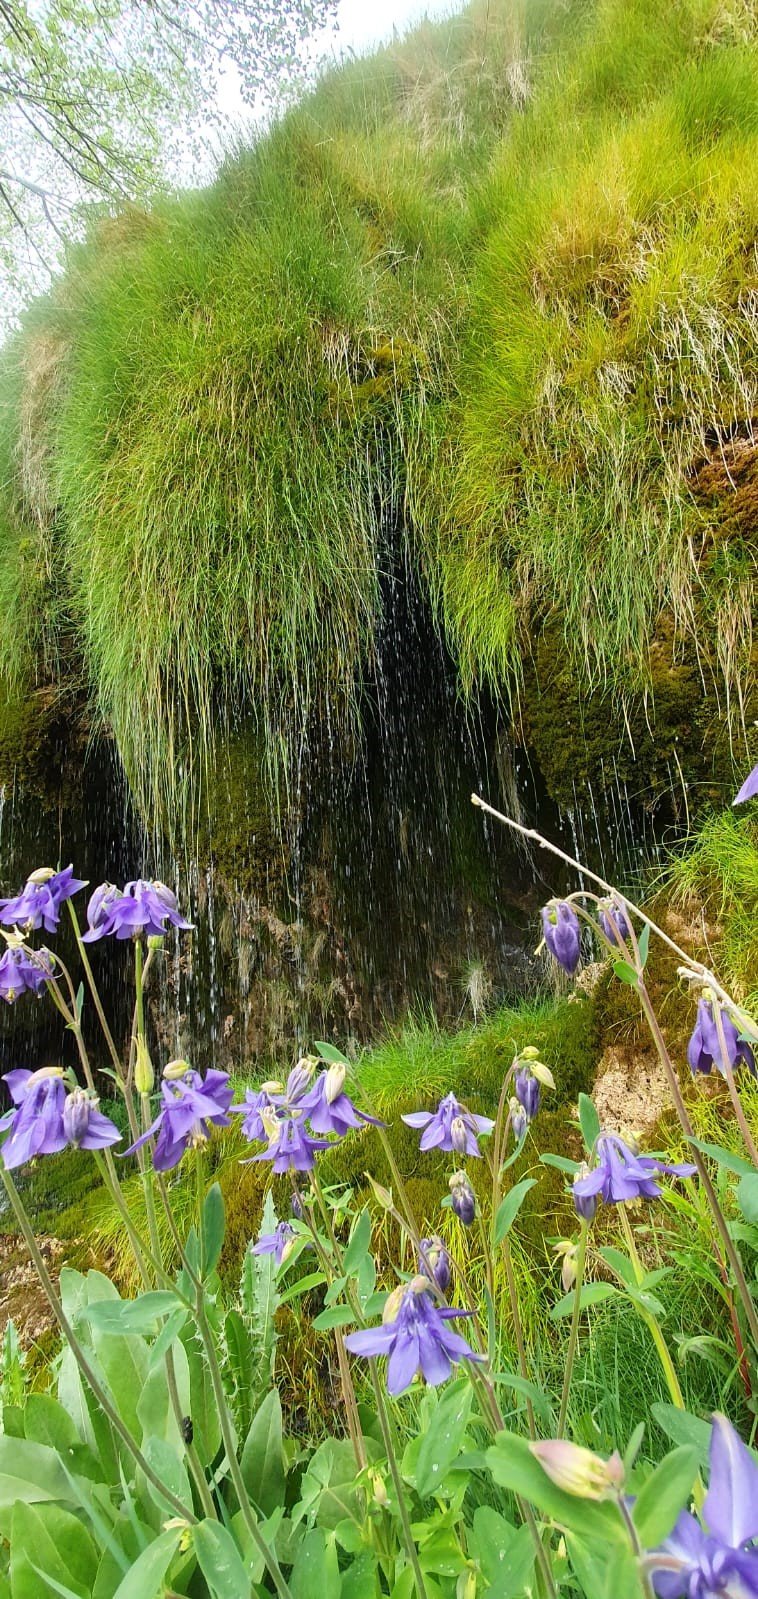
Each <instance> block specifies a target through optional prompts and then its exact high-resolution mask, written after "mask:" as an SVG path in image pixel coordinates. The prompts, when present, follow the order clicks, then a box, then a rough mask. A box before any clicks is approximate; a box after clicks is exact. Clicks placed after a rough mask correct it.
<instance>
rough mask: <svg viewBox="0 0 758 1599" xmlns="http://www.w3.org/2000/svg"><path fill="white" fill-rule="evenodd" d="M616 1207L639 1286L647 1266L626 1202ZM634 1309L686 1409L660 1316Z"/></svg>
mask: <svg viewBox="0 0 758 1599" xmlns="http://www.w3.org/2000/svg"><path fill="white" fill-rule="evenodd" d="M616 1209H617V1211H618V1213H619V1217H620V1220H621V1227H622V1230H623V1234H624V1238H625V1240H626V1246H627V1249H628V1250H629V1258H630V1260H631V1262H632V1265H633V1267H634V1276H635V1280H636V1282H637V1286H638V1287H639V1286H640V1284H641V1283H642V1282H644V1280H645V1268H644V1266H643V1264H642V1261H641V1260H640V1257H639V1254H638V1253H637V1244H636V1242H635V1238H634V1233H633V1231H632V1227H631V1223H630V1221H629V1217H628V1215H627V1213H626V1202H622V1203H621V1204H620V1205H617V1206H616ZM634 1309H635V1310H636V1312H637V1315H638V1316H640V1317H641V1319H642V1321H644V1323H645V1326H646V1327H647V1328H648V1330H649V1332H650V1334H651V1336H652V1339H653V1343H654V1344H655V1347H656V1351H657V1353H658V1359H659V1360H660V1363H661V1367H662V1369H663V1375H664V1377H665V1378H666V1385H667V1387H668V1391H669V1393H670V1395H671V1400H672V1403H673V1404H674V1405H676V1408H677V1410H685V1409H686V1406H685V1403H684V1395H683V1394H682V1390H681V1387H680V1385H679V1378H678V1376H677V1374H676V1367H675V1365H674V1362H673V1360H672V1358H671V1351H670V1349H669V1346H668V1344H667V1343H666V1339H665V1338H664V1336H663V1331H662V1328H661V1324H660V1322H659V1320H658V1317H657V1316H656V1315H654V1314H653V1311H652V1310H645V1309H644V1308H643V1306H642V1305H635V1306H634Z"/></svg>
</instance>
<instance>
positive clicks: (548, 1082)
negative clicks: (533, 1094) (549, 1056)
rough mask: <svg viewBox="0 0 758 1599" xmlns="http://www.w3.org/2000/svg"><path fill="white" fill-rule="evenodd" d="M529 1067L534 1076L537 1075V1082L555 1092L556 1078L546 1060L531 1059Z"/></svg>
mask: <svg viewBox="0 0 758 1599" xmlns="http://www.w3.org/2000/svg"><path fill="white" fill-rule="evenodd" d="M529 1069H530V1071H531V1074H532V1076H533V1077H536V1079H537V1082H538V1083H540V1084H541V1085H542V1087H543V1088H549V1089H551V1090H552V1091H553V1092H555V1078H554V1076H553V1074H552V1072H551V1070H550V1067H549V1066H546V1065H545V1062H544V1061H542V1060H533V1061H531V1062H530V1065H529Z"/></svg>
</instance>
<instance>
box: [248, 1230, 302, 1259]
mask: <svg viewBox="0 0 758 1599" xmlns="http://www.w3.org/2000/svg"><path fill="white" fill-rule="evenodd" d="M296 1237H297V1234H296V1232H295V1229H294V1227H292V1226H291V1225H290V1223H289V1222H288V1221H280V1222H278V1223H277V1225H276V1227H275V1228H274V1231H273V1232H272V1233H262V1234H261V1236H260V1238H259V1239H258V1242H257V1244H253V1245H252V1247H251V1250H250V1253H251V1255H273V1257H274V1260H275V1262H276V1264H277V1266H281V1265H282V1263H283V1262H284V1261H285V1260H286V1259H287V1256H288V1255H289V1254H290V1253H291V1251H292V1244H293V1242H294V1239H295V1238H296Z"/></svg>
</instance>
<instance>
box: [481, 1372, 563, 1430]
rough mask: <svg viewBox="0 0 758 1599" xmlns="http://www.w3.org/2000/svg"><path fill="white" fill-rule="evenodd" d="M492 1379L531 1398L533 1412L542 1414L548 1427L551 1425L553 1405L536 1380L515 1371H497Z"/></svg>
mask: <svg viewBox="0 0 758 1599" xmlns="http://www.w3.org/2000/svg"><path fill="white" fill-rule="evenodd" d="M493 1380H494V1381H495V1382H496V1383H503V1384H504V1385H505V1387H506V1388H512V1389H513V1390H514V1392H515V1393H517V1394H522V1395H523V1396H524V1398H525V1399H531V1401H532V1406H533V1408H534V1411H535V1414H536V1415H538V1416H542V1418H543V1420H544V1421H546V1422H547V1424H548V1426H549V1427H550V1426H552V1423H553V1407H552V1405H551V1403H550V1400H549V1398H548V1396H547V1394H546V1393H545V1392H544V1389H542V1388H539V1387H538V1386H537V1384H536V1382H530V1381H529V1379H528V1377H522V1376H521V1374H520V1372H517V1371H499V1372H497V1373H496V1375H495V1377H494V1379H493Z"/></svg>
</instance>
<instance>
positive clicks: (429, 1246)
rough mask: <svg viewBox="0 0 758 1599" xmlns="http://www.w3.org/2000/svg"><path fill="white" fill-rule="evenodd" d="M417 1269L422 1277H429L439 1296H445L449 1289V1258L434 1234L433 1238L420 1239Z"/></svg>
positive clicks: (440, 1241) (440, 1240)
mask: <svg viewBox="0 0 758 1599" xmlns="http://www.w3.org/2000/svg"><path fill="white" fill-rule="evenodd" d="M418 1269H419V1272H420V1274H421V1275H422V1276H425V1277H431V1278H432V1281H433V1282H435V1283H436V1285H437V1287H438V1288H439V1291H440V1293H441V1294H446V1293H447V1291H448V1288H449V1287H450V1278H451V1275H452V1273H451V1270H450V1256H449V1254H448V1252H447V1250H446V1248H445V1245H444V1244H443V1242H442V1239H441V1238H438V1237H437V1235H436V1233H435V1235H434V1237H433V1238H422V1239H421V1248H420V1250H419V1257H418Z"/></svg>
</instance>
